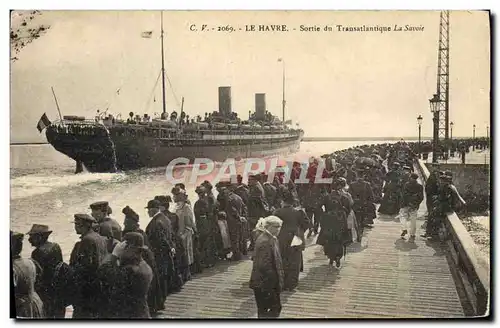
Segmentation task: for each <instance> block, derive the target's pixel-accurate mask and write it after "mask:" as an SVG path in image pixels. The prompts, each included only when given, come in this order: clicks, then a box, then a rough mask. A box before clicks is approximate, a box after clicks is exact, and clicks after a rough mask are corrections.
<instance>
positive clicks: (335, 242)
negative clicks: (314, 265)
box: [316, 190, 349, 268]
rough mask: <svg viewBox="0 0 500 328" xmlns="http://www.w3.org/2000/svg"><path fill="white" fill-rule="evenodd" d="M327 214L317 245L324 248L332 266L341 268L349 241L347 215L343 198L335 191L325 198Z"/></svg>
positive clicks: (325, 214)
mask: <svg viewBox="0 0 500 328" xmlns="http://www.w3.org/2000/svg"><path fill="white" fill-rule="evenodd" d="M322 203H323V205H324V206H325V212H324V213H323V218H322V220H321V231H320V234H319V236H318V240H317V241H316V243H317V244H319V245H322V246H323V250H324V252H325V255H326V256H327V257H328V258H329V259H330V265H333V262H335V265H336V267H337V268H338V267H340V260H341V259H342V257H343V256H344V255H345V245H346V243H347V241H348V240H349V234H348V228H347V215H346V210H345V208H344V206H343V205H342V196H341V195H340V193H339V192H338V191H337V190H333V191H332V192H331V193H330V194H329V195H326V196H325V197H324V198H323V202H322Z"/></svg>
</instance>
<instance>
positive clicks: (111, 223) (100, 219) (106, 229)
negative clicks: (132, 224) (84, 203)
mask: <svg viewBox="0 0 500 328" xmlns="http://www.w3.org/2000/svg"><path fill="white" fill-rule="evenodd" d="M90 209H91V210H92V216H93V217H94V218H95V219H96V220H97V223H99V233H100V235H101V236H104V237H107V238H113V239H115V240H122V228H121V227H120V224H119V223H118V222H116V220H113V219H112V218H110V217H109V210H110V207H109V203H108V202H105V201H102V202H95V203H92V204H90Z"/></svg>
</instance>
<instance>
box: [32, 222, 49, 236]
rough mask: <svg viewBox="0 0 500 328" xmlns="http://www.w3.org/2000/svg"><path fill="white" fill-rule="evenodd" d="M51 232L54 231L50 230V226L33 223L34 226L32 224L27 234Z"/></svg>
mask: <svg viewBox="0 0 500 328" xmlns="http://www.w3.org/2000/svg"><path fill="white" fill-rule="evenodd" d="M51 233H52V230H49V226H47V225H43V224H33V226H31V229H30V231H28V232H27V233H26V234H27V235H36V234H41V235H42V234H44V235H50V234H51Z"/></svg>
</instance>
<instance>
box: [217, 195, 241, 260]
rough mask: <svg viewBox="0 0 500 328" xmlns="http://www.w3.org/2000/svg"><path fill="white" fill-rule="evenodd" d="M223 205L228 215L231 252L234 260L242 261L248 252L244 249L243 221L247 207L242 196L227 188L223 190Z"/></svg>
mask: <svg viewBox="0 0 500 328" xmlns="http://www.w3.org/2000/svg"><path fill="white" fill-rule="evenodd" d="M219 195H220V196H221V197H220V198H221V199H220V200H221V204H224V212H226V215H227V225H228V228H229V235H230V238H231V250H232V252H233V256H232V260H233V261H239V260H241V255H242V253H243V252H246V250H245V249H243V248H242V246H244V245H242V244H243V238H242V225H243V223H242V221H241V218H242V217H243V216H244V215H245V212H246V206H245V204H244V203H243V200H241V198H240V196H238V195H236V194H235V193H233V192H231V191H230V190H229V189H227V188H224V187H223V188H221V193H220V194H219Z"/></svg>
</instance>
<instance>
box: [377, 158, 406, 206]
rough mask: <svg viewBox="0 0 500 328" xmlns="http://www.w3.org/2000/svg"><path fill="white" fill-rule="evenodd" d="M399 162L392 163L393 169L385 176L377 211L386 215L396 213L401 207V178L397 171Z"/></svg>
mask: <svg viewBox="0 0 500 328" xmlns="http://www.w3.org/2000/svg"><path fill="white" fill-rule="evenodd" d="M398 168H399V163H398V162H394V163H393V170H392V171H389V172H388V173H387V174H386V177H385V186H384V196H383V198H382V201H381V202H380V207H379V209H378V212H379V213H381V214H386V215H396V214H398V213H399V210H400V209H401V191H402V188H401V181H400V180H401V178H400V176H401V175H400V173H399V171H398Z"/></svg>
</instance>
